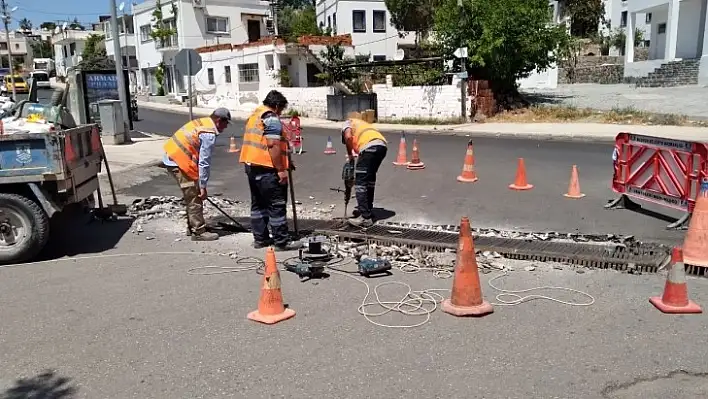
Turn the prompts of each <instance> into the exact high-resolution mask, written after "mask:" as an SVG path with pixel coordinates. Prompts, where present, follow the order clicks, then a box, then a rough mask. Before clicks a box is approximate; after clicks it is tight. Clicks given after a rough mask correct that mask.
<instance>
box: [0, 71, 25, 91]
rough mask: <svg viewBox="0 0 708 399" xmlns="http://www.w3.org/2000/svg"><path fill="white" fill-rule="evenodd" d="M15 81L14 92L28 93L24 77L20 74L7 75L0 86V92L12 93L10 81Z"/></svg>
mask: <svg viewBox="0 0 708 399" xmlns="http://www.w3.org/2000/svg"><path fill="white" fill-rule="evenodd" d="M13 79H14V81H15V92H16V93H29V86H28V85H27V82H25V79H24V78H23V77H22V76H20V75H14V76H10V75H7V76H5V78H4V79H3V84H2V87H0V92H2V93H12V81H13Z"/></svg>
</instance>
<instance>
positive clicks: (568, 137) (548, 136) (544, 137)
mask: <svg viewBox="0 0 708 399" xmlns="http://www.w3.org/2000/svg"><path fill="white" fill-rule="evenodd" d="M153 104H154V105H153ZM162 105H163V104H159V105H157V103H149V102H147V103H146V102H140V104H139V106H141V107H144V108H147V109H151V110H154V111H161V112H169V113H173V114H187V113H189V111H188V110H187V109H186V108H184V109H180V108H162V107H161V106H162ZM194 113H195V115H201V116H206V115H208V114H206V113H203V112H199V111H195V112H194ZM233 120H235V121H241V122H243V121H245V119H240V118H233ZM335 123H336V122H335ZM301 126H302V127H317V128H323V129H328V128H329V129H333V128H335V127H332V126H324V125H321V124H319V123H312V124H311V123H307V122H306V121H301ZM379 130H380V131H381V132H382V133H394V134H400V133H403V132H405V133H406V134H408V135H416V134H419V135H429V136H436V135H437V136H458V137H484V138H498V139H518V140H538V141H562V142H569V141H571V142H595V143H614V142H615V137H616V136H615V135H612V136H599V135H593V134H584V133H580V134H562V133H560V134H554V133H553V134H552V133H533V132H523V133H517V132H499V131H473V132H470V131H456V130H451V129H432V130H431V129H404V128H400V129H399V128H391V127H384V128H380V129H379Z"/></svg>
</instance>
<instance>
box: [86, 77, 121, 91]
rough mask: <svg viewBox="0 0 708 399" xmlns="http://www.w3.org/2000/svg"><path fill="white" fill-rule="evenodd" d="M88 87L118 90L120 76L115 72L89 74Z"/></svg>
mask: <svg viewBox="0 0 708 399" xmlns="http://www.w3.org/2000/svg"><path fill="white" fill-rule="evenodd" d="M86 88H87V89H98V90H118V77H117V76H116V75H115V74H95V75H94V74H89V75H87V76H86Z"/></svg>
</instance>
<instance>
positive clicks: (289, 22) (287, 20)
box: [278, 5, 322, 42]
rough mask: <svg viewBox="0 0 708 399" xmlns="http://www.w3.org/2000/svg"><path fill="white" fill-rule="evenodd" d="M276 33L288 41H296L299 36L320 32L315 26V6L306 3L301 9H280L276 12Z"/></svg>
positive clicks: (318, 33)
mask: <svg viewBox="0 0 708 399" xmlns="http://www.w3.org/2000/svg"><path fill="white" fill-rule="evenodd" d="M278 34H279V35H280V36H281V37H283V38H285V40H286V41H289V42H295V41H297V38H298V37H300V36H305V35H320V34H322V31H321V30H320V28H319V27H318V26H317V14H316V13H315V7H312V6H311V5H306V6H305V7H304V8H301V9H296V8H291V7H286V8H283V9H281V10H280V12H279V13H278Z"/></svg>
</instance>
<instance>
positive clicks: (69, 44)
mask: <svg viewBox="0 0 708 399" xmlns="http://www.w3.org/2000/svg"><path fill="white" fill-rule="evenodd" d="M91 35H101V36H102V35H103V32H96V31H90V30H69V29H67V30H63V31H62V30H61V29H60V30H59V32H58V33H55V34H54V35H53V36H52V46H54V62H55V64H56V69H57V76H67V74H66V72H67V70H68V69H69V68H72V67H74V66H76V65H77V64H78V63H79V62H81V53H83V51H84V47H85V45H86V40H87V39H88V38H89V36H91Z"/></svg>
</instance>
